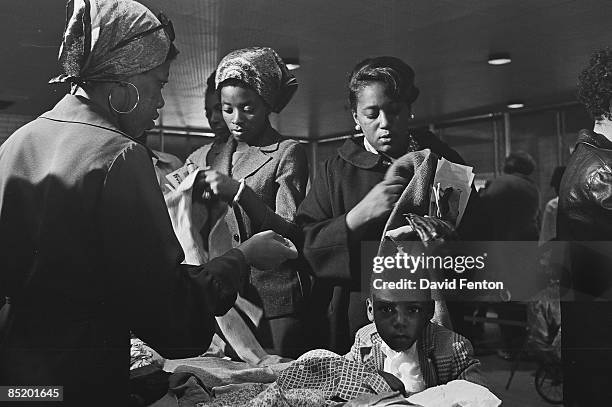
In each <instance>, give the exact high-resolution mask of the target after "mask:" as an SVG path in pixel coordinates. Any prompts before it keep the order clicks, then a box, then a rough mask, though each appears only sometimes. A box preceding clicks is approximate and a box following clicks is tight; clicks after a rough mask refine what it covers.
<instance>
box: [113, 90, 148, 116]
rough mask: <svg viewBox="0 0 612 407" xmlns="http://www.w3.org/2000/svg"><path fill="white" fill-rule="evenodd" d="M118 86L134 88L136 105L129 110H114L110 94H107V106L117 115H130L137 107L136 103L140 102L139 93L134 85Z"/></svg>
mask: <svg viewBox="0 0 612 407" xmlns="http://www.w3.org/2000/svg"><path fill="white" fill-rule="evenodd" d="M120 84H121V85H122V86H126V85H129V86H132V87H133V88H134V90H135V91H136V103H135V104H134V106H132V108H131V109H129V110H119V109H117V108H115V106H113V98H112V95H113V94H112V92H111V93H109V94H108V104H109V106H110V108H111V109H113V111H114V112H115V113H119V114H128V113H132V112H133V111H134V109H136V107H137V106H138V103H139V102H140V92H138V88H137V87H136V85H134V84H133V83H131V82H120Z"/></svg>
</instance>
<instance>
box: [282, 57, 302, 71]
mask: <svg viewBox="0 0 612 407" xmlns="http://www.w3.org/2000/svg"><path fill="white" fill-rule="evenodd" d="M283 62H285V65H287V69H289V70H290V71H293V70H295V69H298V68H299V67H300V59H299V58H283Z"/></svg>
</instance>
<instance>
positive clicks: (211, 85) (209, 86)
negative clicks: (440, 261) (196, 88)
mask: <svg viewBox="0 0 612 407" xmlns="http://www.w3.org/2000/svg"><path fill="white" fill-rule="evenodd" d="M216 75H217V71H216V70H214V71H212V73H211V74H210V75H209V76H208V79H206V91H205V94H207V95H208V94H209V93H215V91H216V90H217V84H216V83H215V76H216Z"/></svg>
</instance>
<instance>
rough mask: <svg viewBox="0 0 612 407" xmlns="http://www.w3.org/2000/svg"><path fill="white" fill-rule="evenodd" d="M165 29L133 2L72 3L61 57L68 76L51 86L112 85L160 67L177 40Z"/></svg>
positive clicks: (99, 0) (78, 0)
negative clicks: (97, 83) (96, 83)
mask: <svg viewBox="0 0 612 407" xmlns="http://www.w3.org/2000/svg"><path fill="white" fill-rule="evenodd" d="M166 23H168V22H166ZM160 25H163V24H162V23H161V22H160V20H159V19H158V18H157V17H156V16H155V15H154V14H153V13H152V12H151V11H150V10H149V9H148V8H147V7H145V6H143V5H142V4H140V3H138V2H136V1H133V0H70V1H68V3H67V5H66V28H65V30H64V38H63V40H62V45H61V48H60V52H59V57H58V60H59V64H60V67H61V69H62V71H63V73H62V74H61V75H59V76H57V77H55V78H53V79H51V80H50V81H49V83H55V82H73V83H83V82H86V81H98V82H99V81H106V80H111V81H112V80H118V79H121V78H123V77H126V76H132V75H137V74H140V73H143V72H146V71H149V70H151V69H153V68H156V67H158V66H159V65H161V64H162V63H164V61H165V60H166V56H167V55H168V51H169V49H170V46H171V44H172V40H173V39H174V38H170V37H169V35H168V34H167V33H166V30H167V26H164V27H163V28H164V29H157V30H155V28H156V27H160ZM170 27H171V26H170ZM148 30H151V31H150V32H149V33H146V34H145V35H142V34H143V33H145V32H147V31H148ZM131 39H133V40H131Z"/></svg>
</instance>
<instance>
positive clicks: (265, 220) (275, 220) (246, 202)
mask: <svg viewBox="0 0 612 407" xmlns="http://www.w3.org/2000/svg"><path fill="white" fill-rule="evenodd" d="M238 204H239V205H240V206H241V207H242V208H244V210H245V211H246V212H247V214H248V215H249V219H250V220H251V223H252V226H253V227H252V229H253V230H254V231H261V230H268V229H270V230H273V231H275V232H276V233H278V234H281V235H283V236H284V237H287V238H289V239H291V238H292V237H293V236H294V235H295V232H294V231H292V229H291V227H290V226H288V225H291V223H290V222H288V221H286V220H284V219H283V218H281V217H280V216H278V215H276V213H275V212H274V211H273V210H272V209H270V208H269V207H268V205H266V204H265V203H264V202H263V201H262V200H261V199H260V198H259V196H258V195H257V194H256V193H255V191H253V190H252V189H251V188H250V187H249V186H247V185H245V186H244V190H243V191H242V194H241V195H240V199H239V200H238ZM275 215H276V216H275Z"/></svg>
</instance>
